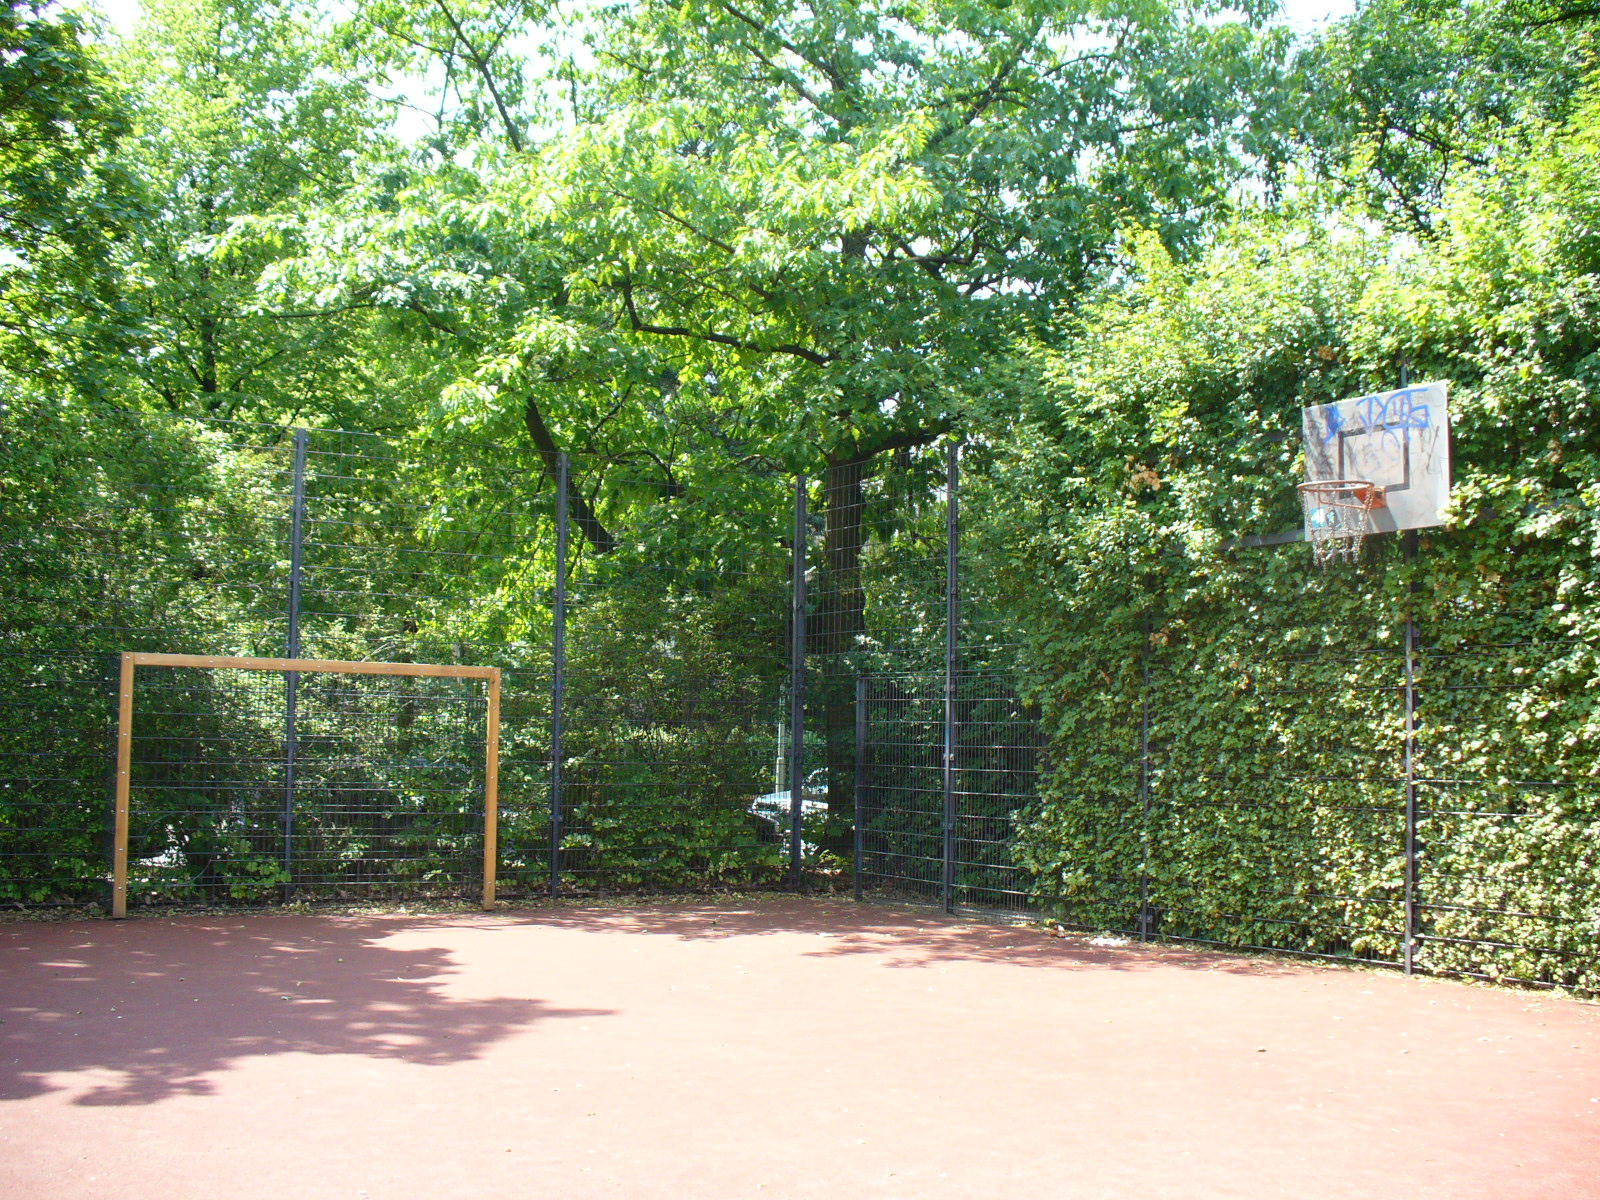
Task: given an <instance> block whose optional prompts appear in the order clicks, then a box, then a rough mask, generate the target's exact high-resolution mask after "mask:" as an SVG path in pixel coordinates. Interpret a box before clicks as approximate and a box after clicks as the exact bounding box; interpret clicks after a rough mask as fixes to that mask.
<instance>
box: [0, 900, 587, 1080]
mask: <svg viewBox="0 0 1600 1200" xmlns="http://www.w3.org/2000/svg"><path fill="white" fill-rule="evenodd" d="M419 926H420V927H424V928H426V927H437V921H435V920H427V919H424V920H422V921H409V920H397V919H393V918H389V919H377V920H338V921H330V920H325V919H320V918H316V917H282V916H280V917H270V918H263V917H249V918H243V919H230V920H226V921H195V920H192V919H191V920H180V921H149V922H144V921H141V922H131V923H129V924H127V925H118V926H106V925H103V924H98V923H97V924H95V925H84V924H77V923H74V924H44V925H33V926H21V925H18V926H10V927H7V928H6V929H4V930H3V931H0V933H3V934H4V935H5V936H3V937H0V1101H5V1100H20V1099H25V1098H27V1097H30V1096H37V1095H40V1094H43V1093H45V1092H50V1091H58V1090H63V1089H65V1088H67V1087H81V1086H83V1083H84V1082H87V1083H88V1086H87V1087H86V1088H85V1090H83V1091H82V1092H81V1093H80V1094H78V1095H77V1096H75V1097H74V1100H73V1102H74V1103H76V1104H84V1105H112V1104H151V1103H155V1102H157V1101H160V1100H164V1099H167V1098H168V1097H172V1096H179V1095H205V1094H208V1093H210V1092H211V1091H212V1090H213V1087H212V1083H211V1076H212V1075H214V1074H215V1073H217V1072H220V1071H225V1070H228V1069H230V1068H231V1067H232V1066H233V1065H235V1064H237V1063H238V1062H240V1061H241V1060H244V1059H248V1058H251V1057H256V1056H262V1055H276V1054H349V1055H359V1056H364V1057H367V1058H379V1059H398V1060H402V1061H404V1062H408V1063H417V1064H422V1065H427V1066H444V1065H447V1064H450V1063H456V1062H461V1061H464V1060H468V1059H473V1058H477V1057H479V1056H480V1055H481V1054H482V1053H483V1051H484V1050H485V1048H486V1047H488V1046H489V1045H490V1044H492V1043H494V1042H496V1041H498V1040H500V1039H501V1038H504V1037H506V1036H507V1035H509V1034H511V1033H513V1032H515V1031H517V1030H519V1029H523V1028H526V1027H528V1026H530V1025H533V1024H535V1023H537V1022H539V1021H545V1020H550V1019H553V1018H563V1017H565V1018H570V1017H594V1016H605V1015H609V1013H608V1011H606V1010H596V1009H557V1008H550V1007H548V1006H546V1005H545V1004H543V1003H542V1002H540V1001H538V1000H533V999H522V998H516V997H501V998H494V999H468V998H461V997H454V996H450V995H449V994H447V989H446V983H447V980H448V978H449V976H450V975H452V974H453V973H454V972H455V971H456V970H457V967H456V966H455V963H454V959H453V956H452V954H451V952H450V951H449V950H446V949H443V948H436V947H429V948H402V947H394V946H386V945H383V944H382V941H383V939H384V938H386V937H388V936H390V935H393V934H395V933H400V932H405V931H409V930H415V929H416V928H418V927H419ZM76 1073H84V1079H83V1080H75V1081H73V1082H72V1083H70V1084H69V1083H66V1082H63V1081H61V1080H60V1078H59V1077H60V1076H63V1075H69V1076H70V1075H73V1074H76Z"/></svg>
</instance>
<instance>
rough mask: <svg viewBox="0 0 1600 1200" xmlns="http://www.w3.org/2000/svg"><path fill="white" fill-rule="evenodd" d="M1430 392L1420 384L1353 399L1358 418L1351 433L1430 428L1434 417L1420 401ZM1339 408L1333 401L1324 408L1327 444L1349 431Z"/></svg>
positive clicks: (1325, 442) (1391, 431) (1324, 439)
mask: <svg viewBox="0 0 1600 1200" xmlns="http://www.w3.org/2000/svg"><path fill="white" fill-rule="evenodd" d="M1427 392H1428V389H1427V388H1425V387H1420V388H1405V389H1403V390H1401V391H1398V392H1387V393H1384V394H1382V395H1377V396H1362V397H1361V398H1360V399H1359V400H1356V401H1353V402H1352V403H1353V404H1354V405H1355V417H1356V420H1355V421H1354V422H1352V424H1351V426H1350V429H1349V432H1351V433H1378V432H1383V433H1393V432H1395V431H1397V430H1402V429H1416V430H1422V429H1427V428H1428V427H1429V426H1430V425H1431V424H1432V423H1433V416H1432V414H1431V413H1430V412H1429V411H1428V406H1427V405H1426V404H1422V403H1419V402H1418V397H1420V396H1425V395H1426V394H1427ZM1339 408H1340V406H1339V405H1336V404H1330V405H1328V406H1327V407H1326V408H1324V409H1323V410H1322V415H1323V420H1324V421H1325V422H1326V425H1327V431H1326V432H1325V433H1324V434H1323V437H1322V444H1323V445H1327V444H1328V443H1329V442H1331V441H1333V439H1334V438H1336V437H1338V436H1339V435H1340V434H1341V433H1343V432H1345V430H1346V426H1345V419H1344V415H1343V414H1342V413H1341V412H1340V411H1339Z"/></svg>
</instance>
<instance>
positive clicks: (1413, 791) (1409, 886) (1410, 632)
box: [1401, 529, 1419, 975]
mask: <svg viewBox="0 0 1600 1200" xmlns="http://www.w3.org/2000/svg"><path fill="white" fill-rule="evenodd" d="M1401 537H1402V540H1401V546H1402V548H1403V551H1404V554H1405V560H1406V563H1407V564H1408V565H1411V566H1414V565H1415V563H1416V561H1417V548H1418V537H1417V531H1416V530H1415V529H1408V530H1406V531H1405V533H1404V534H1402V535H1401ZM1406 589H1407V592H1408V593H1409V596H1408V599H1407V602H1406V625H1405V639H1406V676H1405V689H1404V695H1405V804H1406V818H1405V819H1406V828H1405V842H1406V847H1405V940H1404V947H1403V948H1404V954H1405V972H1406V974H1407V975H1410V974H1412V973H1413V972H1415V970H1416V966H1417V929H1418V922H1417V619H1416V611H1415V610H1416V599H1415V597H1416V594H1417V592H1418V591H1419V585H1418V584H1417V582H1416V581H1415V580H1412V581H1410V582H1409V583H1407V585H1406Z"/></svg>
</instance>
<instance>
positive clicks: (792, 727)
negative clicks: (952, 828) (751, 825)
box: [789, 475, 806, 891]
mask: <svg viewBox="0 0 1600 1200" xmlns="http://www.w3.org/2000/svg"><path fill="white" fill-rule="evenodd" d="M792 575H793V579H792V587H791V595H792V603H793V611H792V612H791V613H790V617H789V633H790V638H789V642H790V644H789V886H790V887H792V888H794V889H795V890H796V891H798V890H799V888H800V872H801V867H802V865H803V861H804V854H805V847H804V844H803V842H802V830H801V825H802V823H803V821H804V818H805V807H804V793H805V778H806V477H805V476H804V475H796V476H795V479H794V565H793V568H792Z"/></svg>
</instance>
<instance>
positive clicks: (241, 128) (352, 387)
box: [112, 0, 383, 424]
mask: <svg viewBox="0 0 1600 1200" xmlns="http://www.w3.org/2000/svg"><path fill="white" fill-rule="evenodd" d="M324 32H325V31H324V30H323V29H322V28H321V27H320V26H319V19H318V18H317V17H315V15H314V13H313V11H312V10H311V9H310V8H309V7H307V6H304V5H301V4H300V3H298V2H297V0H154V2H153V3H151V4H149V5H148V6H147V8H146V17H145V20H144V23H143V24H142V25H140V27H139V28H138V30H137V31H136V32H135V34H134V35H133V36H132V38H131V40H130V41H129V42H128V43H127V44H126V45H124V46H122V47H120V48H118V49H117V50H116V51H115V52H114V53H113V56H112V57H113V59H114V61H115V63H116V67H117V70H118V73H119V75H120V77H121V80H122V82H123V85H124V87H125V88H126V90H127V92H128V93H129V94H130V96H131V97H132V98H133V103H134V105H135V116H134V118H133V121H132V125H131V129H130V131H129V135H128V137H127V139H126V140H125V142H124V145H123V148H122V163H123V166H124V169H125V170H127V171H128V172H129V173H131V174H134V175H136V176H137V177H138V178H139V179H140V180H141V182H142V184H143V188H144V194H145V196H146V197H147V210H148V218H147V219H146V220H144V221H143V222H141V223H140V224H139V225H138V227H137V228H136V230H135V231H134V236H133V237H131V238H129V239H128V240H127V241H126V242H125V243H124V245H123V246H122V247H121V248H120V254H119V267H120V271H121V274H122V277H123V283H124V287H125V291H126V300H127V303H128V304H130V305H131V306H133V307H134V309H135V311H136V312H137V315H138V318H139V320H140V322H141V324H142V328H143V336H142V339H141V342H142V344H141V346H140V352H139V354H138V355H137V357H136V358H135V359H134V361H133V363H132V364H131V370H130V371H129V372H128V387H129V390H130V393H131V395H130V397H129V398H130V400H131V401H132V402H134V403H150V402H151V401H154V402H155V403H157V404H159V405H161V406H163V407H165V408H168V409H170V410H172V411H175V412H189V413H199V414H206V415H214V416H222V417H229V418H241V417H257V418H260V417H266V418H270V419H291V418H303V419H304V418H315V417H319V416H321V417H330V416H331V417H332V418H333V419H334V420H335V421H336V422H340V423H346V424H355V423H358V422H363V421H364V422H367V423H373V421H374V418H373V417H372V416H371V415H370V414H360V415H358V414H359V413H360V408H361V406H362V403H363V401H364V400H365V398H366V395H367V393H368V388H367V387H366V386H365V383H364V380H363V364H362V361H361V348H362V345H363V338H364V330H363V328H362V323H361V311H362V309H364V308H365V307H366V301H365V300H364V298H363V297H360V296H354V297H351V298H348V299H347V300H346V301H345V302H344V303H342V304H340V305H337V306H332V307H329V308H321V307H304V306H299V305H291V304H272V303H271V302H270V300H269V299H268V298H267V297H265V296H264V294H263V292H262V290H261V283H262V280H263V278H264V277H265V276H267V275H268V274H269V273H270V271H271V270H272V268H273V266H274V264H276V263H277V262H278V261H280V260H281V259H284V258H286V257H288V256H290V255H293V254H295V253H296V252H298V250H299V249H300V248H301V245H302V241H301V237H302V227H303V224H304V220H305V217H306V215H307V213H309V212H311V211H313V210H315V209H317V208H320V207H322V206H326V205H328V204H331V203H333V202H335V201H336V200H337V199H338V198H339V197H340V196H341V195H342V194H344V193H345V192H346V191H348V190H350V189H351V188H352V187H353V186H354V184H355V182H356V180H357V179H358V178H359V177H360V175H361V174H362V173H363V169H364V168H365V167H366V166H367V165H368V164H369V161H370V159H371V157H372V156H373V155H375V154H376V153H378V152H379V150H380V148H381V147H382V146H383V139H382V137H381V135H380V134H379V132H378V129H379V125H380V121H379V110H378V109H377V108H376V107H375V103H374V101H373V100H372V98H371V96H370V94H369V92H368V90H367V89H366V88H365V86H363V85H362V83H361V82H360V81H358V80H350V79H346V78H342V77H340V76H339V75H337V74H335V73H333V72H332V71H330V70H329V69H328V66H329V63H328V58H327V54H326V53H325V45H324Z"/></svg>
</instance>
